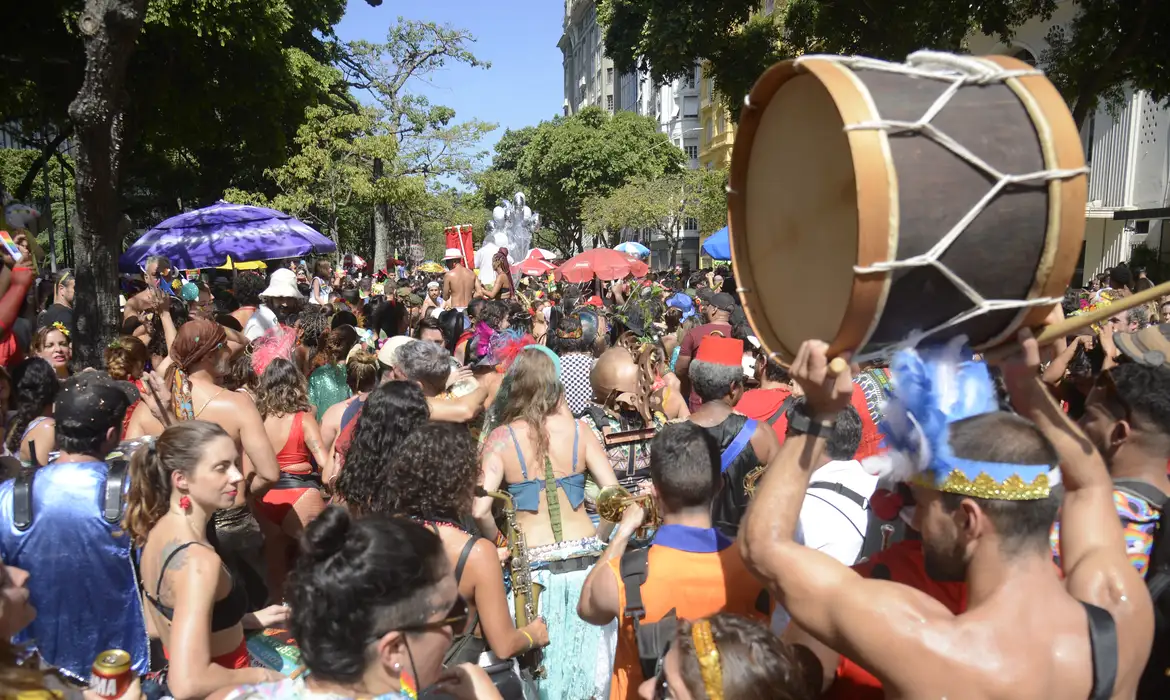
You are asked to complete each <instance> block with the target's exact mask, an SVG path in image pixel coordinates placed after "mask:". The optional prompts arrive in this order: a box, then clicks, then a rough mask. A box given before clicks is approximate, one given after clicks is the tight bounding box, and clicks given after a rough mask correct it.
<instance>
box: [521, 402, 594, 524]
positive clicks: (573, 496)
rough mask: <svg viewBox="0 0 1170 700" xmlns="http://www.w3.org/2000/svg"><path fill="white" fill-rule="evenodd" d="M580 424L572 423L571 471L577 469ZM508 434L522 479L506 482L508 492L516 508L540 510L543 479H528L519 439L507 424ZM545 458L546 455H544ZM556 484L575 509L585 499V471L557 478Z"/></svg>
mask: <svg viewBox="0 0 1170 700" xmlns="http://www.w3.org/2000/svg"><path fill="white" fill-rule="evenodd" d="M580 428H581V426H580V425H579V424H578V423H576V422H574V423H573V471H574V472H576V471H577V444H578V441H579V439H580V434H579V431H580ZM508 434H509V435H511V436H512V444H513V445H515V446H516V456H517V457H519V458H520V473H521V474H523V475H524V481H521V482H520V483H518V484H508V493H510V494H512V500H513V501H514V502H515V504H516V510H526V511H528V512H530V513H535V512H537V511H538V510H540V492H541V491H543V490H544V479H529V478H528V465H527V464H526V463H525V462H524V452H522V451H521V450H520V441H519V440H517V439H516V431H514V430H512V426H510V425H509V426H508ZM545 459H546V460H547V459H548V457H547V456H546V457H545ZM557 486H559V487H560V488H561V489H563V490H564V492H565V496H567V497H568V499H569V505H571V506H572V507H573V510H576V509H577V508H578V507H580V505H581V503H582V502H583V501H584V500H585V472H581V473H579V474H573V475H571V476H563V477H561V478H559V479H557Z"/></svg>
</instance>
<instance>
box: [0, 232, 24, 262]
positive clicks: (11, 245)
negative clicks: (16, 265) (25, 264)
mask: <svg viewBox="0 0 1170 700" xmlns="http://www.w3.org/2000/svg"><path fill="white" fill-rule="evenodd" d="M0 244H3V245H4V250H6V251H8V254H9V255H10V256H12V259H13V260H15V261H16V262H20V261H21V259H23V258H24V253H21V252H20V248H17V247H16V241H14V240H12V236H10V235H8V232H7V231H0Z"/></svg>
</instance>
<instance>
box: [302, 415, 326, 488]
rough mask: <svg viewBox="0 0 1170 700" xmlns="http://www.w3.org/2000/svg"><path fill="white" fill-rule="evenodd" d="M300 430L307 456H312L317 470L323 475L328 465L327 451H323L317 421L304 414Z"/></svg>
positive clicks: (323, 447) (323, 445) (323, 444)
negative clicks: (307, 450) (302, 432)
mask: <svg viewBox="0 0 1170 700" xmlns="http://www.w3.org/2000/svg"><path fill="white" fill-rule="evenodd" d="M301 429H302V430H303V431H304V435H305V447H307V448H309V454H311V455H313V461H315V462H316V463H317V468H318V469H320V470H321V472H322V474H324V472H325V471H326V468H327V466H328V464H329V451H328V450H327V449H325V441H324V440H322V439H321V426H319V425H317V419H316V418H314V417H313V414H312V413H306V414H305V417H304V419H303V420H302V422H301Z"/></svg>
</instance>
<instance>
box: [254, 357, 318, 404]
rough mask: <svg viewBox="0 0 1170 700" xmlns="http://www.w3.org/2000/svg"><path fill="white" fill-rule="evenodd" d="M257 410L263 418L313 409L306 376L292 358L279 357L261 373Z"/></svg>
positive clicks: (257, 394) (257, 393)
mask: <svg viewBox="0 0 1170 700" xmlns="http://www.w3.org/2000/svg"><path fill="white" fill-rule="evenodd" d="M256 410H258V411H260V416H261V417H262V418H268V417H269V416H288V415H292V414H294V413H304V412H305V411H311V410H313V409H312V406H310V405H309V395H308V387H307V382H306V381H305V376H304V375H303V374H301V372H300V370H298V369H297V366H296V365H295V364H293V362H292V360H287V359H285V358H283V357H277V358H276V359H274V360H272V362H269V363H268V367H267V368H265V370H264V374H262V375H260V387H259V389H258V390H257V392H256Z"/></svg>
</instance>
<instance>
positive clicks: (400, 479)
mask: <svg viewBox="0 0 1170 700" xmlns="http://www.w3.org/2000/svg"><path fill="white" fill-rule="evenodd" d="M477 483H479V457H478V454H477V450H476V445H475V440H474V439H473V438H472V437H471V433H470V432H468V430H467V426H465V425H461V424H457V423H430V422H428V423H424V424H423V425H422V426H420V427H418V428H416V429H415V430H414V431H413V432H411V433H410V435H407V436H406V439H404V440H403V441H402V442H400V443H398V446H397V447H395V449H394V456H393V458H392V459H391V460H390V467H389V468H388V469H387V470H386V473H385V480H384V481H383V482H382V483H381V488H380V489H378V490H377V491H376V492H375V493H374V496H373V500H372V502H371V503H370V512H372V513H384V514H386V515H405V516H408V517H411V518H423V519H427V520H438V519H443V520H451V521H455V522H458V521H459V520H460V519H462V518H463V517H465V516H470V515H471V504H472V501H474V499H475V485H476V484H477Z"/></svg>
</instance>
